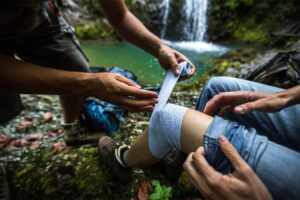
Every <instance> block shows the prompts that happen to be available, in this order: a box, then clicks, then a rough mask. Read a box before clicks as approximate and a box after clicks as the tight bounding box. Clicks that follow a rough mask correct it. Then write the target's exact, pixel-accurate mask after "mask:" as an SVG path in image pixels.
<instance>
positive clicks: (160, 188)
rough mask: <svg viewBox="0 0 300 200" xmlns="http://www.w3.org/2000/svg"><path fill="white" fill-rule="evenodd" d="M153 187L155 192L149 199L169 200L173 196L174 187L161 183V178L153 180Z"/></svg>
mask: <svg viewBox="0 0 300 200" xmlns="http://www.w3.org/2000/svg"><path fill="white" fill-rule="evenodd" d="M151 188H152V190H153V191H154V192H153V193H152V194H151V195H150V196H149V200H169V199H171V198H172V188H171V187H168V186H166V185H161V183H160V181H159V180H152V181H151Z"/></svg>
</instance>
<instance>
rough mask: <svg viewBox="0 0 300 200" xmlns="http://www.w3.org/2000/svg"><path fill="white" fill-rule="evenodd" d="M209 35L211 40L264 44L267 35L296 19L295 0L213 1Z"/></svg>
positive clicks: (268, 38) (267, 38)
mask: <svg viewBox="0 0 300 200" xmlns="http://www.w3.org/2000/svg"><path fill="white" fill-rule="evenodd" d="M211 6H212V7H211V12H210V18H209V20H210V21H209V26H208V27H209V33H208V35H209V37H210V38H211V39H212V40H215V41H224V40H226V41H228V40H235V41H238V42H247V43H257V44H268V43H271V42H272V40H273V39H275V37H274V36H273V35H272V34H271V33H272V32H275V31H277V30H278V29H279V28H281V27H284V26H286V25H288V24H290V23H292V22H293V21H295V20H297V19H299V13H300V7H299V6H298V0H290V1H285V0H268V1H267V0H263V1H261V0H226V1H225V2H224V1H222V0H214V1H212V5H211Z"/></svg>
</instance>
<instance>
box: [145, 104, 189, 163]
mask: <svg viewBox="0 0 300 200" xmlns="http://www.w3.org/2000/svg"><path fill="white" fill-rule="evenodd" d="M187 109H188V108H185V107H182V106H177V105H174V104H169V103H168V104H167V105H166V106H165V107H164V108H163V109H160V110H157V111H156V112H154V113H153V114H152V116H151V119H150V124H149V128H148V141H149V147H150V151H151V153H152V155H153V156H154V157H156V158H158V159H161V158H163V157H164V156H165V155H166V154H167V153H168V152H169V151H170V150H171V149H173V148H176V149H178V150H181V141H180V135H181V125H182V121H183V117H184V114H185V112H186V111H187Z"/></svg>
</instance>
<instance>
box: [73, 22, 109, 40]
mask: <svg viewBox="0 0 300 200" xmlns="http://www.w3.org/2000/svg"><path fill="white" fill-rule="evenodd" d="M113 33H114V31H113V29H112V27H111V26H110V25H109V24H107V23H105V22H104V21H101V20H98V21H96V22H95V23H84V24H82V23H80V24H76V25H75V34H76V36H77V37H78V38H80V39H83V40H91V39H99V38H101V39H105V38H108V37H111V36H112V35H113Z"/></svg>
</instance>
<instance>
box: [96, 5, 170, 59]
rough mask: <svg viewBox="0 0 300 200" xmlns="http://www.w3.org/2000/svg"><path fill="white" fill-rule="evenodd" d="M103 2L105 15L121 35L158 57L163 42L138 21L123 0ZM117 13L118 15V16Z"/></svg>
mask: <svg viewBox="0 0 300 200" xmlns="http://www.w3.org/2000/svg"><path fill="white" fill-rule="evenodd" d="M108 1H110V0H101V1H100V2H101V4H102V6H103V8H104V12H105V15H106V16H107V18H108V20H109V22H110V24H111V25H112V26H113V27H114V29H115V30H116V31H117V32H118V33H119V35H120V36H121V37H122V38H124V39H125V40H127V41H129V42H130V43H132V44H134V45H136V46H138V47H140V48H142V49H144V50H145V51H147V52H148V53H150V54H151V55H153V56H155V57H158V54H159V51H160V49H161V47H162V46H163V45H164V44H163V42H162V41H161V40H160V39H159V38H158V37H157V36H155V35H154V34H153V33H151V32H150V31H149V30H148V29H147V28H146V27H145V26H144V25H143V24H142V23H141V21H140V20H139V19H137V18H136V17H135V16H134V15H133V14H132V13H131V12H130V11H129V10H128V9H127V8H126V6H125V3H124V2H123V1H121V0H112V1H110V2H108ZM116 13H117V14H116Z"/></svg>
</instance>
